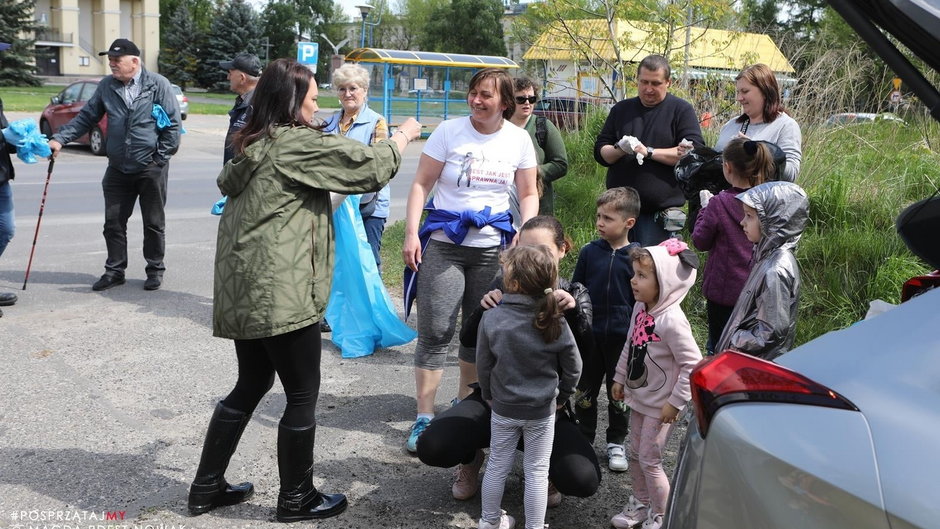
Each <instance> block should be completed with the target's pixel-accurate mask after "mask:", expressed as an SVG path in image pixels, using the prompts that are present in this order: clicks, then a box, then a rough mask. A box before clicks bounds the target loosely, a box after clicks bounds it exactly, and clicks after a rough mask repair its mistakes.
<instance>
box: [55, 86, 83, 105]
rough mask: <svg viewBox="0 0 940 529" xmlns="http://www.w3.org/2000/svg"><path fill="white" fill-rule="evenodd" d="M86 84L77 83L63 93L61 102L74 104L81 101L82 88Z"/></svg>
mask: <svg viewBox="0 0 940 529" xmlns="http://www.w3.org/2000/svg"><path fill="white" fill-rule="evenodd" d="M84 84H85V83H75V84H73V85H71V86H69V87H68V88H66V89H65V90H63V91H62V96H61V97H60V98H59V100H60V101H61V102H63V103H74V102H76V101H78V100H79V97H80V96H81V95H82V86H84Z"/></svg>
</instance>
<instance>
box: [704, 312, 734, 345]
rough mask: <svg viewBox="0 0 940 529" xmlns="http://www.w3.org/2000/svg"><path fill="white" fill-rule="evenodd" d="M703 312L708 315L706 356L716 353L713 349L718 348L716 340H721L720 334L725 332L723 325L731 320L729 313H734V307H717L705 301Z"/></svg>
mask: <svg viewBox="0 0 940 529" xmlns="http://www.w3.org/2000/svg"><path fill="white" fill-rule="evenodd" d="M705 311H706V313H707V314H708V343H707V344H706V348H705V349H706V351H707V353H708V354H710V355H712V354H715V353H716V352H719V353H720V352H721V351H715V347H717V346H718V339H719V338H721V333H722V332H724V330H725V325H728V320H730V319H731V313H732V312H734V305H732V306H730V307H729V306H727V305H719V304H718V303H715V302H714V301H711V300H705Z"/></svg>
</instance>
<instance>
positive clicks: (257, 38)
mask: <svg viewBox="0 0 940 529" xmlns="http://www.w3.org/2000/svg"><path fill="white" fill-rule="evenodd" d="M261 27H262V26H261V20H260V17H259V16H258V15H257V14H256V13H255V12H254V10H253V9H252V8H251V6H250V5H248V3H247V2H245V0H232V2H231V3H229V4H228V5H226V6H224V7H223V8H222V9H221V10H220V11H219V13H218V15H217V16H216V17H215V18H214V19H213V20H212V25H211V27H210V29H209V35H208V38H207V39H206V45H205V46H204V47H202V48H200V50H199V69H198V71H197V74H196V75H197V79H198V81H199V84H200V85H202V86H204V87H206V88H208V89H209V90H211V91H214V92H225V91H227V90H228V88H229V84H228V80H227V79H226V78H227V73H226V72H225V71H223V70H222V69H221V68H219V63H220V62H221V61H227V60H231V58H232V57H234V56H235V55H237V54H239V53H254V54H255V55H257V54H258V53H259V52H261V51H262V48H261Z"/></svg>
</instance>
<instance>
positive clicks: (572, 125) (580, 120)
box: [533, 97, 602, 130]
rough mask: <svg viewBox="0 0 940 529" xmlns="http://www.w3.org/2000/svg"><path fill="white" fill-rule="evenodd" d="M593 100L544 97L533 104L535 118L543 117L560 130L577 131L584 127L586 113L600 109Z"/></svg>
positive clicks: (596, 101) (599, 105) (597, 101)
mask: <svg viewBox="0 0 940 529" xmlns="http://www.w3.org/2000/svg"><path fill="white" fill-rule="evenodd" d="M601 106H602V105H601V101H600V100H598V99H595V98H573V97H546V98H544V99H540V100H538V101H536V102H535V110H534V111H533V113H534V114H535V115H536V116H545V117H546V118H548V120H549V121H551V122H552V123H554V124H555V126H556V127H558V128H559V129H561V130H577V129H580V128H581V127H582V126H583V125H584V119H585V118H586V117H587V115H588V113H589V112H590V111H591V110H593V109H597V108H600V107H601Z"/></svg>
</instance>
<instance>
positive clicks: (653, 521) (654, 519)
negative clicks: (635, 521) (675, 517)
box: [643, 512, 663, 529]
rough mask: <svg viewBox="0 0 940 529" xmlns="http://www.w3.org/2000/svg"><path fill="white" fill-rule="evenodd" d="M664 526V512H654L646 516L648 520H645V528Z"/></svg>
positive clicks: (651, 528)
mask: <svg viewBox="0 0 940 529" xmlns="http://www.w3.org/2000/svg"><path fill="white" fill-rule="evenodd" d="M662 526H663V514H662V513H659V514H653V513H652V512H650V513H649V516H648V517H647V518H646V521H645V522H643V529H660V527H662Z"/></svg>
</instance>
